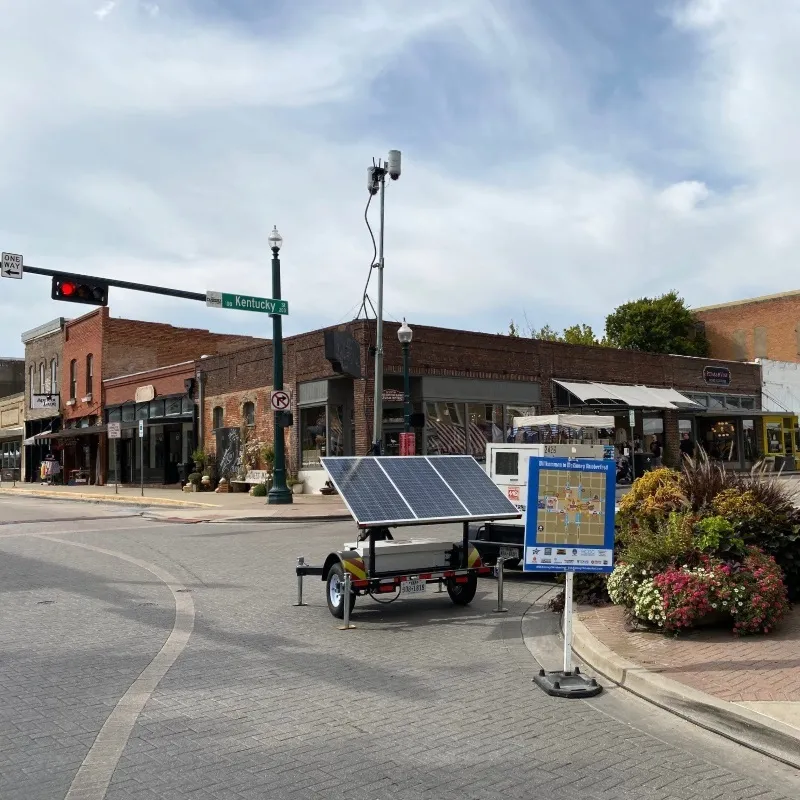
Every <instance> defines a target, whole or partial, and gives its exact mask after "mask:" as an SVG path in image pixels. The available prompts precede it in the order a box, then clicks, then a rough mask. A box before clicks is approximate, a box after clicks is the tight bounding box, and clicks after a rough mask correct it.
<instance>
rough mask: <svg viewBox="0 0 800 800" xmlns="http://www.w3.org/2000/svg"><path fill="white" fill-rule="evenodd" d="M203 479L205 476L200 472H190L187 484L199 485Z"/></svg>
mask: <svg viewBox="0 0 800 800" xmlns="http://www.w3.org/2000/svg"><path fill="white" fill-rule="evenodd" d="M202 479H203V476H202V475H201V474H200V473H199V472H190V473H189V475H188V476H187V477H186V482H187V483H197V484H199V483H200V481H201V480H202Z"/></svg>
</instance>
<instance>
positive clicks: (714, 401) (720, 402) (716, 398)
mask: <svg viewBox="0 0 800 800" xmlns="http://www.w3.org/2000/svg"><path fill="white" fill-rule="evenodd" d="M708 407H709V408H712V409H713V408H725V396H724V395H721V394H710V395H709V396H708Z"/></svg>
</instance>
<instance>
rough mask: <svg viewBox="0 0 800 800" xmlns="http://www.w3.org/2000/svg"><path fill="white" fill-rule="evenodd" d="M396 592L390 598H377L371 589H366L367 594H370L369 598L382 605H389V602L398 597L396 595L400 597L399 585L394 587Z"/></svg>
mask: <svg viewBox="0 0 800 800" xmlns="http://www.w3.org/2000/svg"><path fill="white" fill-rule="evenodd" d="M396 592H397V593H396V594H395V596H394V597H392V599H391V600H378V598H377V597H375V595H374V594H373V593H372V589H367V594H369V596H370V597H371V598H372V599H373V600H374V601H375V602H376V603H380V604H381V605H382V606H388V605H389V603H394V601H395V600H397V598H398V597H400V587H399V586H398V587H397V589H396Z"/></svg>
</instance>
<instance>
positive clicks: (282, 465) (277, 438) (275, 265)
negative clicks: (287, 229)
mask: <svg viewBox="0 0 800 800" xmlns="http://www.w3.org/2000/svg"><path fill="white" fill-rule="evenodd" d="M278 250H279V248H277V247H273V248H272V299H273V300H280V299H281V261H280V258H279V257H278ZM272 388H273V390H275V389H283V321H282V320H281V315H280V314H272ZM284 413H285V412H283V411H274V412H273V413H272V430H273V447H274V448H275V467H274V469H273V473H272V488H271V489H270V490H269V494H268V495H267V504H268V505H288V504H291V502H292V492H291V490H290V489H289V487H288V486H287V485H286V445H285V440H284V426H283V424H282V423H283V418H284V417H283V415H284Z"/></svg>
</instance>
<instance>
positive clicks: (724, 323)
mask: <svg viewBox="0 0 800 800" xmlns="http://www.w3.org/2000/svg"><path fill="white" fill-rule="evenodd" d="M692 311H693V313H694V315H695V317H696V318H697V319H698V320H699V321H700V322H702V323H703V325H704V327H705V331H706V336H707V337H708V341H709V344H710V345H711V354H712V355H713V356H714V357H715V358H723V359H728V360H730V361H754V360H755V359H757V358H768V359H771V360H773V361H800V291H794V292H784V293H783V294H771V295H766V296H764V297H753V298H751V299H749V300H734V301H733V302H730V303H720V304H719V305H713V306H703V307H702V308H695V309H692Z"/></svg>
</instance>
